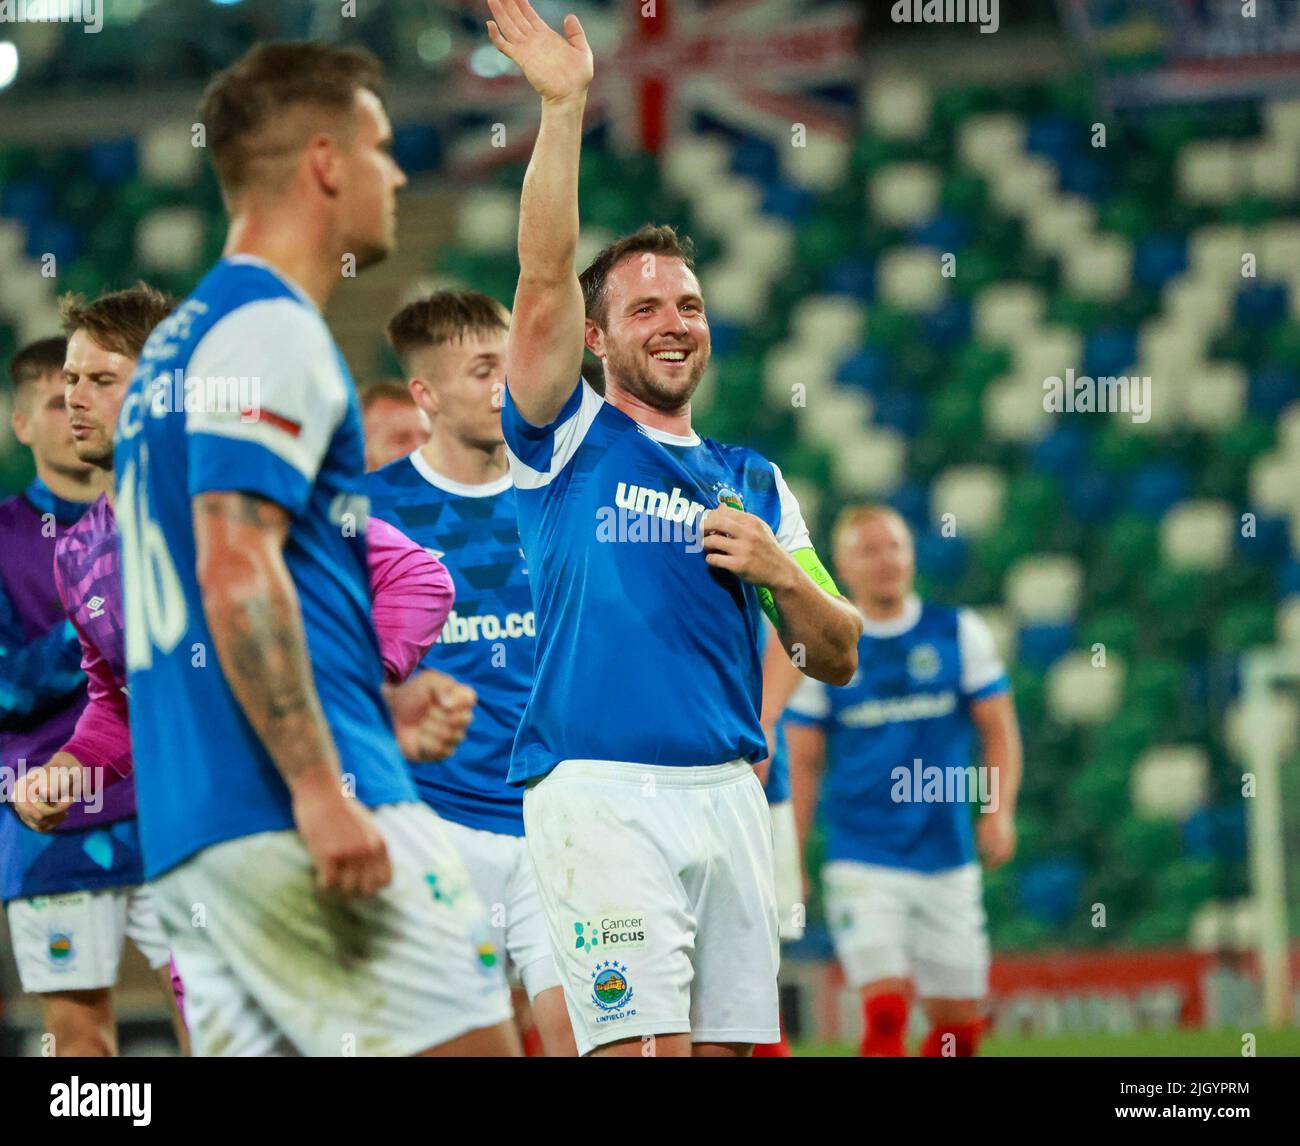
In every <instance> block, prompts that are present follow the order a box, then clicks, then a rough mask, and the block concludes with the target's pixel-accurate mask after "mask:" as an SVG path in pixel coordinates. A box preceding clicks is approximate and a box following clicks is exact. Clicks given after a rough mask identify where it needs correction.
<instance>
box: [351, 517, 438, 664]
mask: <svg viewBox="0 0 1300 1146" xmlns="http://www.w3.org/2000/svg"><path fill="white" fill-rule="evenodd" d="M366 549H367V554H368V556H369V559H370V591H371V597H372V599H373V602H374V605H373V610H372V612H373V616H374V622H375V633H376V635H377V636H378V637H379V654H380V656H381V658H382V659H383V662H384V677H385V679H386V680H388V682H389V683H390V684H397V683H398V682H399V681H403V680H405V679H406V678H407V677H408V676H410V675H411V673H412V672H414V671H415V666H416V665H418V664H419V663H420V661H421V660H422V659H423V657H424V654H425V653H427V652H428V651H429V649H430V648H432V646H433V642H434V641H436V640H437V639H438V634H439V633H440V632H442V624H443V622H444V621H445V620H446V619H447V614H448V613H450V612H451V606H452V602H453V601H454V600H455V598H456V590H455V587H454V586H453V584H452V580H451V574H450V573H449V572H447V567H446V566H445V565H444V564H443V563H442V562H441V561H439V560H437V559H436V558H434V557H430V556H429V554H428V552H426V551H425V550H424V549H423V548H421V547H420V546H419V545H417V544H416V543H415V542H414V541H412V540H411V539H410V538H409V537H407V536H406V534H404V533H403V532H402V531H401V530H399V529H397V528H395V527H394V526H392V525H389V524H388V523H387V522H386V521H380V520H379V519H378V518H377V517H372V518H371V519H370V525H369V527H368V529H367V531H366Z"/></svg>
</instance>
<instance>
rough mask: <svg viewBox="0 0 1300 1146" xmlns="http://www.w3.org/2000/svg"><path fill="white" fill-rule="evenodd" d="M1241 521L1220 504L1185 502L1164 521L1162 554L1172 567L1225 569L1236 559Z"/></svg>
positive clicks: (1172, 510) (1162, 523)
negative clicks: (1234, 557)
mask: <svg viewBox="0 0 1300 1146" xmlns="http://www.w3.org/2000/svg"><path fill="white" fill-rule="evenodd" d="M1239 524H1240V523H1239V521H1238V519H1237V517H1236V516H1235V515H1234V514H1233V511H1232V507H1231V506H1229V505H1227V504H1226V503H1225V502H1220V501H1209V500H1199V501H1185V502H1182V503H1181V504H1179V505H1176V506H1174V507H1173V508H1172V509H1171V510H1170V511H1169V512H1168V513H1167V514H1165V516H1164V518H1163V519H1162V520H1161V522H1160V555H1161V559H1162V560H1163V561H1166V562H1168V563H1169V564H1170V565H1183V566H1188V567H1191V568H1193V569H1221V568H1223V566H1225V565H1226V564H1227V563H1228V561H1229V560H1230V559H1231V557H1232V550H1233V539H1234V537H1235V535H1236V532H1237V529H1238V527H1239Z"/></svg>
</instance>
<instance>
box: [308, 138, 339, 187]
mask: <svg viewBox="0 0 1300 1146" xmlns="http://www.w3.org/2000/svg"><path fill="white" fill-rule="evenodd" d="M307 169H308V170H309V171H310V172H311V175H312V178H313V179H314V180H315V182H316V184H317V185H318V186H319V187H320V189H321V190H322V191H324V192H325V194H326V195H327V196H328V197H329V198H331V199H333V198H334V197H335V196H337V195H338V193H339V190H340V185H341V183H342V179H343V154H342V151H341V149H340V148H339V145H338V142H337V141H336V140H335V139H334V137H333V136H331V135H329V134H327V133H326V132H323V131H321V132H317V133H316V134H315V135H313V136H312V137H311V139H310V141H308V143H307Z"/></svg>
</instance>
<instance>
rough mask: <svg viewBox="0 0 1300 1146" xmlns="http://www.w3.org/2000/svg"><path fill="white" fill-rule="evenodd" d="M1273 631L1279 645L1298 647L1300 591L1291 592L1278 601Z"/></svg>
mask: <svg viewBox="0 0 1300 1146" xmlns="http://www.w3.org/2000/svg"><path fill="white" fill-rule="evenodd" d="M1274 632H1275V633H1276V634H1277V643H1278V644H1279V645H1290V646H1291V647H1292V648H1300V593H1292V594H1291V595H1290V596H1289V597H1284V598H1283V599H1282V600H1281V601H1280V602H1279V603H1278V606H1277V612H1276V614H1275V623H1274Z"/></svg>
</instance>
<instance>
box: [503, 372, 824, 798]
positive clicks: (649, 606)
mask: <svg viewBox="0 0 1300 1146" xmlns="http://www.w3.org/2000/svg"><path fill="white" fill-rule="evenodd" d="M502 425H503V428H504V431H505V437H506V446H507V449H508V451H509V456H510V468H511V473H512V476H513V478H514V482H515V488H516V491H517V496H516V499H517V504H518V511H519V533H520V536H521V538H522V540H523V547H524V553H525V555H526V556H527V559H528V566H529V579H530V581H531V583H532V588H533V603H534V606H535V608H536V611H537V667H536V671H535V674H534V679H533V690H532V694H531V696H530V697H529V700H528V705H527V707H526V709H525V710H524V716H523V720H522V722H521V723H520V726H519V734H518V736H517V737H516V740H515V747H514V754H513V757H512V760H511V765H510V779H511V781H512V782H514V783H523V782H525V781H527V780H529V779H531V778H533V777H537V776H543V775H545V774H546V773H547V772H549V771H550V770H551V769H552V768H553V767H554V766H555V765H556V764H557V763H559V762H560V761H561V760H575V759H577V760H611V761H626V762H629V763H632V764H663V765H683V766H690V765H707V764H719V763H723V762H725V761H728V760H735V759H738V758H739V759H744V760H748V761H750V762H751V763H752V762H754V761H756V760H761V759H762V758H763V756H764V755H766V752H767V747H766V742H765V740H764V737H763V731H762V727H761V725H760V723H759V709H760V704H761V684H762V668H761V664H760V660H759V640H760V633H759V630H760V626H761V625H762V624H763V619H762V618H763V613H762V607H761V605H760V604H759V598H758V592H757V590H756V588H755V587H754V586H752V585H749V584H746V583H744V582H742V581H741V580H740V579H739V578H737V577H736V576H735V575H734V574H731V573H729V572H726V571H725V570H719V569H714V568H712V567H711V566H709V565H708V564H707V563H706V562H705V559H704V558H705V555H704V549H703V544H702V531H701V529H700V521H701V519H702V517H703V515H704V514H705V513H706V512H707V511H708V510H710V509H713V508H714V507H716V506H718V505H719V504H721V503H722V502H723V501H724V500H725V501H726V502H727V503H728V504H731V505H733V506H738V507H740V508H743V509H745V510H747V511H748V512H750V513H754V514H757V515H758V516H759V517H761V518H763V520H764V521H766V522H767V523H768V525H770V526H771V528H772V531H773V532H774V533H775V535H776V537H777V540H778V542H779V543H780V544H781V545H782V546H783V547H784V548H785V549H786V550H788V551H790V552H794V551H797V550H800V549H807V548H810V542H809V540H808V530H807V528H806V527H805V525H804V523H803V518H802V516H801V515H800V513H799V507H798V505H797V504H796V502H795V499H794V497H793V495H792V494H791V493H790V490H789V488H788V487H787V486H786V484H785V481H784V479H783V478H782V477H781V473H780V471H779V470H778V469H777V467H776V466H774V465H773V464H772V463H771V462H769V461H768V460H767V459H765V458H763V457H761V456H760V455H759V454H757V453H755V452H754V451H753V450H750V449H746V448H744V447H741V446H726V445H721V444H720V443H718V442H714V441H710V440H708V439H702V438H700V437H698V436H697V435H695V434H691V435H689V436H681V435H674V434H668V433H664V432H663V431H660V430H655V429H652V428H650V427H648V426H642V425H640V424H638V423H637V422H636V421H634V420H633V419H632V418H630V417H628V415H627V414H625V413H623V412H622V411H621V410H619V409H617V408H616V407H615V406H612V405H611V404H609V403H608V402H606V401H605V400H604V398H602V397H601V396H600V395H599V394H597V393H596V392H595V391H594V390H593V389H592V388H591V387H590V386H589V385H588V384H587V383H586V382H585V381H580V382H579V383H578V385H577V387H576V389H575V390H574V391H573V394H572V395H571V396H570V398H569V400H568V401H567V402H566V403H565V405H564V408H563V409H562V410H561V411H560V413H559V415H558V416H557V417H556V418H555V420H554V421H553V422H551V423H550V424H549V425H546V426H532V425H530V424H529V423H528V422H527V421H525V420H524V419H523V417H522V416H521V415H520V414H519V411H518V410H517V409H516V408H515V406H514V404H513V402H512V401H511V400H510V397H509V394H507V396H506V401H505V403H504V408H503V410H502Z"/></svg>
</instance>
